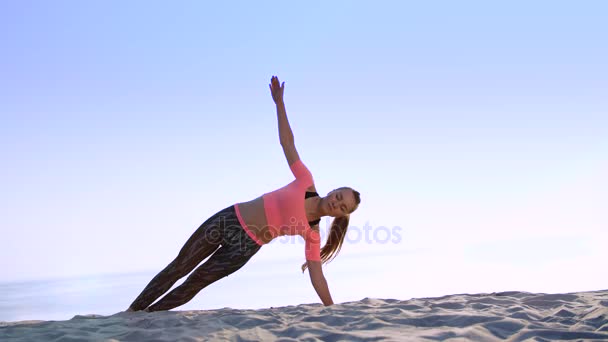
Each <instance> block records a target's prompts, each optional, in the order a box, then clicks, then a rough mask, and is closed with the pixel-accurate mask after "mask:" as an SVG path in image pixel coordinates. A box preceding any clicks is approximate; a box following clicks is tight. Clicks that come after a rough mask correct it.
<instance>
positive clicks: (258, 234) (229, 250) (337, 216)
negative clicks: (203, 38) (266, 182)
mask: <svg viewBox="0 0 608 342" xmlns="http://www.w3.org/2000/svg"><path fill="white" fill-rule="evenodd" d="M284 89H285V82H283V84H282V85H280V83H279V79H278V78H277V77H276V76H273V77H272V78H271V83H270V92H271V94H272V98H273V100H274V102H275V104H276V107H277V118H278V123H279V138H280V142H281V146H282V147H283V152H285V157H286V158H287V162H288V164H289V168H290V169H291V171H292V172H293V175H294V176H295V180H294V181H292V182H291V183H289V184H287V185H285V186H284V187H282V188H280V189H277V190H275V191H272V192H268V193H266V194H264V195H262V196H260V197H258V198H256V199H254V200H251V201H248V202H242V203H236V204H234V205H231V206H229V207H227V208H225V209H222V210H220V211H219V212H217V213H216V214H214V215H213V216H211V217H210V218H209V219H207V220H206V221H205V222H204V223H203V224H201V226H200V227H199V228H198V229H197V230H196V231H195V232H194V233H193V234H192V236H191V237H190V238H189V239H188V241H187V242H186V244H185V245H184V246H183V247H182V249H181V250H180V252H179V254H178V255H177V257H176V258H175V260H173V261H172V262H171V263H169V265H167V267H165V269H163V270H162V271H161V272H160V273H158V274H157V275H156V276H155V277H154V278H153V279H152V280H151V281H150V283H149V284H148V285H147V286H146V288H145V289H144V290H143V291H142V292H141V293H140V295H139V296H138V297H137V298H136V299H135V300H134V301H133V303H132V304H131V305H130V306H129V308H128V309H127V310H126V311H139V310H145V311H148V312H150V311H161V310H170V309H173V308H175V307H178V306H180V305H183V304H185V303H187V302H188V301H190V300H191V299H192V298H193V297H194V296H195V295H196V294H197V293H198V292H199V291H200V290H202V289H203V288H205V287H206V286H208V285H209V284H211V283H213V282H215V281H217V280H219V279H221V278H224V277H226V276H228V275H230V274H232V273H233V272H235V271H236V270H238V269H240V268H241V267H243V266H244V265H245V264H246V263H247V261H249V259H250V258H251V257H252V256H253V255H254V254H255V253H257V251H258V250H259V249H260V248H261V247H262V246H263V245H265V244H267V243H269V242H270V241H272V240H273V239H274V238H276V237H278V236H282V235H300V236H302V237H303V238H304V240H305V256H306V262H305V263H304V264H303V265H302V267H301V268H302V272H304V271H305V270H306V268H308V272H309V274H310V280H311V281H312V285H313V287H314V289H315V291H316V292H317V294H318V295H319V298H320V299H321V301H322V302H323V304H324V305H325V306H328V305H333V300H332V298H331V294H330V293H329V288H328V286H327V281H326V280H325V277H324V276H323V270H322V268H321V265H322V263H327V262H329V261H331V259H333V258H335V256H336V255H337V254H338V252H339V251H340V249H341V247H342V243H343V242H344V236H345V235H346V229H347V227H348V222H349V217H350V214H351V213H352V212H354V211H355V210H356V209H357V207H358V206H359V203H360V202H361V199H360V194H359V192H357V191H355V190H353V189H352V188H349V187H341V188H338V189H335V190H332V191H331V192H329V193H328V194H327V196H325V197H320V196H319V195H318V194H317V190H316V188H315V185H314V181H313V177H312V175H311V173H310V171H309V170H308V169H307V168H306V166H305V165H304V163H303V162H302V161H301V160H300V156H299V155H298V152H297V150H296V146H295V144H294V137H293V133H292V131H291V127H290V126H289V121H288V120H287V114H286V112H285V104H284V103H283V91H284ZM323 216H331V217H334V220H333V222H332V224H331V230H330V233H329V236H328V237H327V242H326V243H325V246H323V249H321V248H320V243H321V237H320V234H319V221H320V218H321V217H323ZM209 256H211V257H210V258H209V260H207V261H206V262H204V263H203V264H202V265H200V266H199V267H198V268H196V269H195V270H194V271H193V272H192V273H191V274H190V275H189V276H188V278H186V280H185V281H184V282H183V284H181V285H180V286H178V287H176V288H175V289H173V290H172V291H171V292H169V293H168V294H166V295H165V296H164V297H163V298H162V299H160V300H159V301H158V302H156V303H154V304H152V302H154V301H155V300H156V299H158V298H159V297H160V296H161V295H163V294H164V293H165V292H166V291H168V290H169V289H170V288H171V287H172V286H173V284H175V282H177V280H178V279H180V278H182V277H184V276H186V275H187V274H189V273H190V272H191V271H192V270H193V269H194V268H195V267H196V266H197V265H198V264H199V263H200V262H201V261H203V260H204V259H206V258H207V257H209ZM150 304H152V305H150Z"/></svg>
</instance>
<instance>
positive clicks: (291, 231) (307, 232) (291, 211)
mask: <svg viewBox="0 0 608 342" xmlns="http://www.w3.org/2000/svg"><path fill="white" fill-rule="evenodd" d="M289 168H290V169H291V172H293V175H294V176H295V177H296V179H295V180H294V181H292V182H291V183H289V184H287V185H286V186H284V187H282V188H280V189H277V190H275V191H272V192H269V193H266V194H264V196H262V198H263V200H264V211H265V213H266V220H267V221H268V226H269V231H270V233H271V234H272V238H275V237H277V236H282V235H300V236H302V237H303V238H304V241H305V255H306V260H312V261H320V260H321V252H320V245H321V237H320V235H319V232H318V231H316V230H313V229H311V228H310V225H309V224H308V219H307V218H306V209H305V207H304V194H305V192H306V189H307V188H308V187H310V186H312V185H313V184H314V182H313V178H312V175H311V173H310V171H308V168H306V166H305V165H304V163H302V161H301V160H299V159H298V160H297V161H295V162H294V163H293V164H291V165H290V166H289Z"/></svg>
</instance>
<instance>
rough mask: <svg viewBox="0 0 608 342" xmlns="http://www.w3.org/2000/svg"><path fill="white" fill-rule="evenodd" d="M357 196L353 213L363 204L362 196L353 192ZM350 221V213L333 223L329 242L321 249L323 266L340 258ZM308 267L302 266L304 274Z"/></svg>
mask: <svg viewBox="0 0 608 342" xmlns="http://www.w3.org/2000/svg"><path fill="white" fill-rule="evenodd" d="M339 189H350V188H347V187H342V188H338V189H336V190H339ZM351 190H352V189H351ZM352 191H353V194H354V196H355V203H356V206H355V208H354V209H353V210H352V211H351V213H352V212H353V211H355V210H356V209H357V207H359V203H361V195H360V194H359V192H357V191H355V190H352ZM349 221H350V213H349V214H348V215H346V216H339V217H336V218H334V220H333V221H332V223H331V229H330V231H329V235H328V236H327V242H325V246H323V248H321V264H325V263H328V262H330V261H332V260H333V259H335V258H336V256H338V253H339V252H340V249H342V243H344V237H345V236H346V230H347V229H348V222H349ZM307 267H308V266H307V265H306V263H303V264H302V273H304V271H305V270H306V268H307Z"/></svg>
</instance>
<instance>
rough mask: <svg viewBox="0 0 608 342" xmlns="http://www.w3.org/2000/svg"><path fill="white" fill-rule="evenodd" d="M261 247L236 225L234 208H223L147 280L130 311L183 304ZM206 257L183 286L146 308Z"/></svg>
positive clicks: (151, 309) (152, 309)
mask: <svg viewBox="0 0 608 342" xmlns="http://www.w3.org/2000/svg"><path fill="white" fill-rule="evenodd" d="M218 247H219V248H218ZM260 248H261V246H260V245H258V244H257V243H256V242H255V241H253V240H252V239H251V238H250V237H249V235H247V233H246V232H245V230H244V229H243V227H242V226H241V224H240V223H239V221H238V218H237V216H236V211H235V208H234V206H230V207H228V208H226V209H223V210H221V211H219V212H218V213H216V214H215V215H213V216H211V217H210V218H209V219H207V221H205V222H204V223H203V224H202V225H201V226H200V227H199V228H198V229H197V230H196V231H195V232H194V234H192V236H191V237H190V238H189V239H188V241H187V242H186V244H185V245H184V246H183V247H182V249H181V251H180V252H179V254H178V256H177V258H175V260H173V261H172V262H171V263H170V264H169V265H167V267H165V269H164V270H162V271H161V272H160V273H158V274H157V275H156V276H155V277H154V278H153V279H152V280H151V281H150V283H149V284H148V285H147V286H146V288H145V289H144V290H143V291H142V292H141V294H140V295H139V296H138V297H137V298H136V299H135V301H133V303H132V304H131V306H130V307H129V309H131V310H134V311H139V310H143V309H146V311H161V310H170V309H173V308H175V307H178V306H180V305H183V304H185V303H187V302H188V301H190V300H191V299H192V298H193V297H194V296H195V295H196V294H197V293H198V292H199V291H200V290H202V289H203V288H205V287H206V286H207V285H209V284H211V283H213V282H215V281H217V280H219V279H221V278H224V277H226V276H228V275H230V274H232V273H233V272H235V271H236V270H238V269H239V268H241V267H243V265H245V264H246V263H247V261H249V259H250V258H251V257H252V256H253V255H254V254H255V253H256V252H257V251H258V250H259V249H260ZM214 252H215V253H214ZM211 254H213V255H211ZM209 255H211V257H210V258H209V260H207V261H206V262H204V263H203V264H202V265H200V266H199V267H198V268H197V269H196V270H194V272H192V274H190V275H189V276H188V278H186V280H185V281H184V283H183V284H181V285H180V286H178V287H176V288H175V289H173V290H172V291H171V292H169V293H168V294H167V295H166V296H164V297H163V298H162V299H161V300H159V301H158V302H156V303H154V304H153V305H151V306H149V307H148V305H150V304H151V303H152V302H153V301H155V300H156V299H157V298H158V297H160V296H161V295H162V294H163V293H165V292H166V291H167V290H169V289H170V288H171V286H173V284H175V282H176V281H177V280H178V279H180V278H182V277H184V276H185V275H187V274H188V273H190V271H192V270H193V269H194V267H196V265H198V264H199V263H200V262H201V261H202V260H204V259H205V258H207V257H208V256H209Z"/></svg>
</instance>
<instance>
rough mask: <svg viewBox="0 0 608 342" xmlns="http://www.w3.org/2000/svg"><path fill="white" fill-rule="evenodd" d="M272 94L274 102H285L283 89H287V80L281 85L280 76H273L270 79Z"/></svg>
mask: <svg viewBox="0 0 608 342" xmlns="http://www.w3.org/2000/svg"><path fill="white" fill-rule="evenodd" d="M268 86H270V94H271V95H272V99H273V100H274V103H276V104H279V103H282V102H283V90H285V82H283V84H282V85H281V84H280V82H279V78H278V77H276V76H272V78H271V79H270V84H269V85H268Z"/></svg>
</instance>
